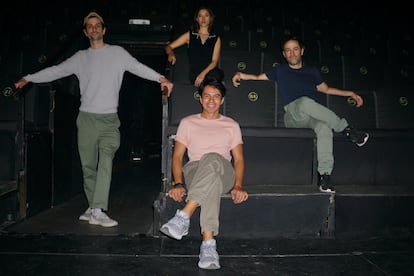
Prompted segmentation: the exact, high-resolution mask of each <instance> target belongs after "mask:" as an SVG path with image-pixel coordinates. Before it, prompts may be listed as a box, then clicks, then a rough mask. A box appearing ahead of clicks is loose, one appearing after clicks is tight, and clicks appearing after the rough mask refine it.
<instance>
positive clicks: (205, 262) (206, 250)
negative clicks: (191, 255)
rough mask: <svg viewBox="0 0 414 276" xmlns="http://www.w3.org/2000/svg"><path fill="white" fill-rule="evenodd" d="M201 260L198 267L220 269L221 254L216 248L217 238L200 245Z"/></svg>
mask: <svg viewBox="0 0 414 276" xmlns="http://www.w3.org/2000/svg"><path fill="white" fill-rule="evenodd" d="M199 258H200V261H199V262H198V267H199V268H202V269H219V268H220V262H219V255H218V253H217V250H216V240H214V239H211V240H207V241H203V242H202V243H201V246H200V255H199Z"/></svg>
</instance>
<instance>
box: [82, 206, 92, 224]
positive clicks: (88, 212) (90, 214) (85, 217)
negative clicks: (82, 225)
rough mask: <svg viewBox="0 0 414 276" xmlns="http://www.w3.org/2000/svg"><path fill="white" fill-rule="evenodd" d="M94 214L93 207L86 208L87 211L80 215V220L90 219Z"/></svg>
mask: <svg viewBox="0 0 414 276" xmlns="http://www.w3.org/2000/svg"><path fill="white" fill-rule="evenodd" d="M91 216H92V208H88V209H86V211H85V213H83V214H82V215H80V216H79V220H85V221H89V220H90V219H91Z"/></svg>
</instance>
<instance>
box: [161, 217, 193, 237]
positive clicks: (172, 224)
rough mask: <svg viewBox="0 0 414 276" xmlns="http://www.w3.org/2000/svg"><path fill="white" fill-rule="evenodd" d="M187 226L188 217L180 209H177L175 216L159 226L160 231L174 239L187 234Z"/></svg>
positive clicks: (188, 222) (188, 226) (188, 225)
mask: <svg viewBox="0 0 414 276" xmlns="http://www.w3.org/2000/svg"><path fill="white" fill-rule="evenodd" d="M188 228H190V218H189V217H188V216H187V215H186V214H185V213H184V212H183V211H180V210H177V212H176V213H175V216H174V217H173V218H172V219H170V220H169V221H168V222H167V223H165V224H164V225H163V226H161V228H160V231H161V232H162V233H163V234H165V235H167V236H169V237H171V238H174V239H176V240H181V238H182V237H183V236H185V235H187V234H188Z"/></svg>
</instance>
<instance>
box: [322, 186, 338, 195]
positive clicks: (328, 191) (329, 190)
mask: <svg viewBox="0 0 414 276" xmlns="http://www.w3.org/2000/svg"><path fill="white" fill-rule="evenodd" d="M319 191H321V192H322V193H331V194H334V193H335V191H332V190H331V189H326V190H324V189H322V187H321V186H319Z"/></svg>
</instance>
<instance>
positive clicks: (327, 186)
mask: <svg viewBox="0 0 414 276" xmlns="http://www.w3.org/2000/svg"><path fill="white" fill-rule="evenodd" d="M318 186H319V191H321V192H324V193H335V189H334V187H333V185H331V182H330V175H329V174H322V175H319V179H318Z"/></svg>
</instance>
